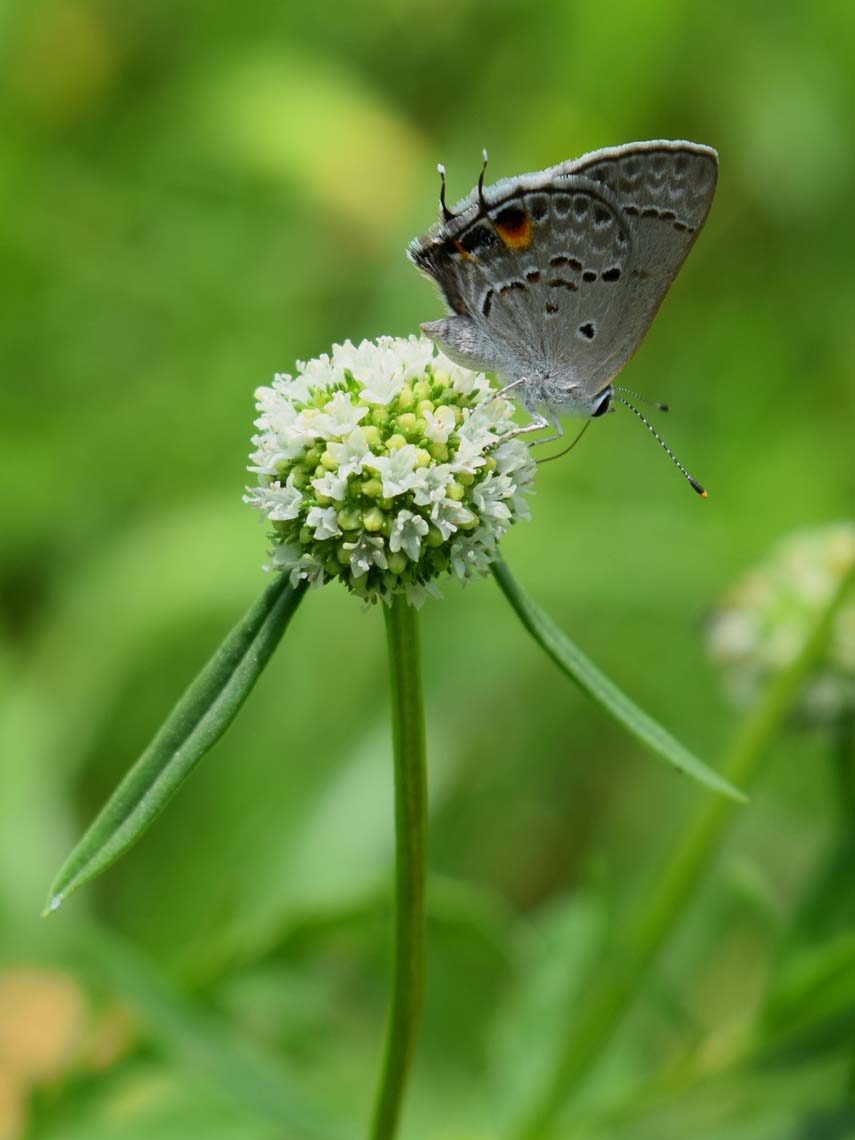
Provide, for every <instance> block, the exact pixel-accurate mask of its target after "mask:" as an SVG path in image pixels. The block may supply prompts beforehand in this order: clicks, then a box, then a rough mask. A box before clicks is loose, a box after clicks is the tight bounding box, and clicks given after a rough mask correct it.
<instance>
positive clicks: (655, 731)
mask: <svg viewBox="0 0 855 1140" xmlns="http://www.w3.org/2000/svg"><path fill="white" fill-rule="evenodd" d="M493 575H494V577H495V579H496V581H497V582H498V583H499V585H500V586H501V588H502V591H503V592H504V594H505V597H506V598H507V599H508V601H509V602H510V603H511V605H512V606H513V608H514V609H515V610H516V612H517V614H518V616H519V617H520V619H521V621H522V623H523V625H524V626H525V627H526V629H527V630H528V631H529V633H530V634H531V635H532V637H533V638H534V639H535V641H537V642H538V644H539V645H540V646H541V647H542V648H543V649H545V650H546V652H547V653H548V654H549V656H550V657H551V658H552V660H553V661H554V662H555V664H556V665H557V666H558V668H559V669H560V670H561V671H562V673H565V674H566V675H567V676H568V677H569V678H570V679H571V680H573V681H575V682H576V684H577V685H578V686H579V688H580V689H582V691H583V692H585V693H587V694H588V696H589V697H593V699H594V700H595V701H597V702H598V703H599V704H601V705H602V706H603V708H604V709H605V710H606V712H608V713H611V715H612V716H613V717H614V718H615V720H616V721H618V722H619V723H620V724H622V725H623V727H624V728H625V729H626V730H627V731H628V732H631V733H632V735H633V736H635V737H637V738H638V740H640V741H641V743H642V744H645V745H646V746H647V747H648V748H649V749H650V751H651V752H654V753H655V754H656V755H657V756H661V757H662V758H663V759H664V760H667V761H668V763H669V764H673V766H674V767H675V768H677V769H678V770H679V771H680V772H685V773H686V775H687V776H691V777H692V778H693V779H695V780H697V781H698V783H700V784H703V785H704V786H705V787H707V788H711V789H712V790H713V791H715V792H721V793H722V794H723V795H726V796H730V797H731V799H734V800H739V801H744V800H745V798H746V797H745V796H744V795H743V793H742V792H740V791H739V790H738V789H737V788H735V787H734V786H733V785H732V784H730V783H728V781H727V780H725V779H724V778H723V777H721V776H719V775H718V773H717V772H715V771H713V769H712V768H709V767H708V766H707V765H706V764H704V762H703V761H702V760H699V759H698V757H697V756H694V755H693V754H692V753H691V752H689V750H688V749H687V748H684V747H683V745H682V744H680V742H679V741H678V740H675V739H674V737H673V736H672V735H671V734H670V733H669V732H667V731H666V730H665V729H664V728H663V727H662V725H660V724H657V722H656V721H655V720H653V719H652V718H651V717H649V716H648V715H647V713H645V712H642V710H641V709H640V708H639V707H638V706H637V705H635V704H633V702H632V701H631V700H630V699H629V697H628V696H626V694H625V693H622V692H621V690H620V689H619V688H618V687H617V686H616V685H615V684H614V683H613V682H612V681H610V680H609V679H608V677H606V676H605V674H604V673H601V672H600V670H599V669H598V668H597V667H596V665H594V664H593V662H591V661H589V660H588V658H587V657H586V656H585V654H584V653H583V652H582V651H581V649H578V648H577V647H576V646H575V645H574V644H573V643H572V641H570V639H569V638H568V637H567V636H566V635H565V634H564V633H562V632H561V630H560V629H559V628H558V627H557V626H556V625H555V624H554V623H553V622H552V621H551V620H550V618H549V617H548V616H547V615H546V614H545V613H544V612H543V610H542V609H540V607H539V606H537V605H535V603H534V602H533V601H532V600H531V598H529V597H528V595H527V594H526V593H525V592H524V591H523V590H522V588H521V587H520V586H519V585H518V584H517V583H516V582H515V581H514V579H513V577H512V576H511V572H510V570H509V569H508V568H507V566H506V565H505V564H504V562H499V561H497V562H494V563H493Z"/></svg>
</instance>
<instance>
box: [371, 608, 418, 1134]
mask: <svg viewBox="0 0 855 1140" xmlns="http://www.w3.org/2000/svg"><path fill="white" fill-rule="evenodd" d="M384 612H385V617H386V639H387V644H388V647H389V669H390V678H391V690H392V740H393V746H394V753H395V850H396V856H395V963H394V976H393V982H392V1003H391V1007H390V1009H389V1020H388V1026H387V1031H386V1054H385V1058H384V1061H383V1072H382V1075H381V1077H380V1087H379V1088H378V1090H377V1099H376V1102H375V1107H374V1119H373V1123H372V1125H371V1132H370V1134H369V1135H370V1137H371V1140H391V1138H392V1137H393V1136H394V1135H395V1132H396V1130H397V1126H398V1120H399V1118H400V1115H401V1105H402V1102H403V1098H404V1088H405V1085H406V1082H407V1074H408V1072H409V1069H410V1063H411V1061H412V1057H413V1050H414V1048H415V1042H416V1036H417V1034H418V1028H419V1018H420V1016H421V1008H422V992H423V990H424V972H425V856H426V842H425V837H426V819H427V790H426V778H425V729H424V709H423V705H422V681H421V663H420V654H419V626H418V614H417V612H416V610H415V609H414V608H413V606H411V605H410V604H409V603H408V602H407V600H406V598H404V597H403V596H401V595H395V597H394V599H393V601H392V605H391V606H390V607H389V608H388V609H386V610H385V611H384Z"/></svg>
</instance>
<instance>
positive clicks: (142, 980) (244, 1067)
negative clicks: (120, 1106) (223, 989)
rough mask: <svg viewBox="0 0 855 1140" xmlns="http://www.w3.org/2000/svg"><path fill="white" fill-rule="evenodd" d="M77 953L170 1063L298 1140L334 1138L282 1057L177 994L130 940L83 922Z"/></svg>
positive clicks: (327, 1118)
mask: <svg viewBox="0 0 855 1140" xmlns="http://www.w3.org/2000/svg"><path fill="white" fill-rule="evenodd" d="M79 953H80V954H81V955H82V958H83V961H84V963H85V965H84V968H88V969H89V970H92V968H93V967H94V969H95V970H97V975H98V981H99V983H100V984H102V985H103V984H104V982H107V983H108V984H109V985H110V987H111V988H113V989H115V990H116V992H117V993H118V994H120V995H121V996H122V997H123V998H124V999H125V1000H126V1001H128V1002H129V1003H130V1004H131V1005H132V1006H133V1007H134V1009H135V1010H136V1011H137V1012H138V1014H139V1016H140V1018H141V1019H142V1021H143V1022H144V1024H145V1025H146V1027H147V1028H148V1029H149V1031H150V1032H151V1034H152V1036H153V1037H155V1038H156V1039H158V1040H159V1041H160V1042H162V1044H163V1045H164V1046H165V1048H166V1049H167V1050H168V1052H170V1053H171V1054H172V1055H173V1056H174V1057H175V1058H176V1060H177V1061H178V1062H179V1063H180V1064H183V1065H185V1066H186V1067H187V1069H188V1070H190V1071H191V1072H193V1073H194V1074H198V1075H199V1076H200V1077H202V1078H203V1079H204V1080H205V1081H206V1082H207V1083H208V1084H209V1085H210V1087H211V1088H212V1090H214V1091H215V1092H216V1093H217V1094H219V1095H220V1096H221V1097H224V1098H227V1099H228V1100H230V1101H231V1102H232V1103H233V1104H234V1105H235V1106H236V1107H237V1108H238V1109H240V1110H242V1111H244V1112H248V1113H250V1114H251V1115H252V1116H253V1117H255V1118H256V1119H258V1120H260V1121H267V1122H270V1123H272V1124H274V1125H277V1126H278V1127H279V1128H280V1129H285V1132H284V1133H283V1135H287V1136H288V1137H289V1140H290V1138H292V1137H293V1138H294V1140H296V1138H297V1137H300V1140H303V1138H305V1140H309V1138H312V1140H330V1138H331V1137H334V1136H336V1135H337V1134H339V1135H340V1132H338V1129H337V1127H336V1126H335V1124H334V1122H333V1119H332V1117H330V1116H329V1114H328V1112H327V1111H326V1110H325V1109H322V1108H321V1107H320V1106H316V1105H315V1104H314V1103H312V1102H311V1101H310V1100H308V1098H307V1097H306V1095H305V1093H303V1092H302V1091H301V1090H300V1088H299V1087H298V1084H297V1082H296V1080H295V1078H294V1075H293V1074H292V1073H291V1072H289V1071H288V1068H287V1067H286V1064H285V1063H284V1061H283V1059H282V1058H280V1057H279V1056H277V1055H276V1054H274V1053H271V1052H269V1051H268V1050H267V1049H265V1048H263V1047H262V1046H261V1045H259V1044H258V1043H257V1042H255V1041H253V1040H251V1039H249V1038H247V1037H245V1036H243V1035H241V1034H240V1033H237V1032H235V1030H234V1029H233V1028H232V1027H231V1026H230V1025H229V1024H228V1023H227V1022H226V1021H225V1020H224V1019H223V1018H222V1017H221V1016H220V1015H219V1014H217V1013H216V1012H215V1011H214V1010H212V1009H209V1008H207V1007H205V1006H204V1005H202V1004H201V1003H200V1002H199V1000H198V999H197V998H191V997H190V996H188V995H186V994H184V993H182V992H181V991H180V990H179V989H178V988H177V987H176V986H175V985H174V983H173V982H171V981H170V980H169V979H167V978H166V977H165V976H164V975H163V974H161V973H160V971H158V970H157V969H155V967H154V965H153V964H152V963H151V962H150V961H149V960H148V959H147V958H146V957H144V956H143V955H142V954H141V953H140V952H139V950H138V949H137V948H135V947H133V946H131V944H130V943H129V942H127V941H126V940H124V939H122V938H120V937H118V936H117V935H116V934H114V933H112V932H110V931H108V930H106V929H105V928H103V927H100V926H96V925H94V924H86V925H85V926H84V927H83V930H82V938H81V940H80V943H79Z"/></svg>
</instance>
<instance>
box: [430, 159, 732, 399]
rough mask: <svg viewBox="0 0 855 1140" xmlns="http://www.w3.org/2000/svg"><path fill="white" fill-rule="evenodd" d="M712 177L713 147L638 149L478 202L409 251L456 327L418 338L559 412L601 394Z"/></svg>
mask: <svg viewBox="0 0 855 1140" xmlns="http://www.w3.org/2000/svg"><path fill="white" fill-rule="evenodd" d="M716 169H717V164H716V161H715V152H714V151H712V150H710V148H707V147H700V146H697V145H696V144H693V143H682V142H680V143H672V142H655V143H633V144H629V145H627V146H624V147H617V148H613V149H610V150H603V151H597V152H595V153H593V154H590V155H585V156H583V158H581V159H577V160H574V161H572V162H569V163H563V164H562V165H560V166H557V167H552V168H550V169H548V170H545V171H542V172H539V173H536V174H528V175H522V176H520V177H519V178H515V179H504V180H503V181H501V182H499V183H496V185H494V186H491V187H488V188H486V189H485V191H484V194H483V197H482V198H479V197H478V196H477V195H476V193H475V192H473V193H472V194H471V195H469V197H468V198H467V199H465V200H464V201H463V202H461V203H459V204H458V205H457V206H456V207H455V208H454V217H452V218H451V219H450V220H449V221H446V222H444V223H442V224H440V225H438V226H435V227H434V228H433V229H432V230H431V231H429V233H428V234H426V235H425V236H424V237H423V238H420V239H416V241H414V242H413V243H411V246H410V249H409V255H410V257H411V259H412V260H413V261H414V262H415V264H416V265H417V266H418V267H419V268H420V269H422V271H423V272H425V273H426V274H427V275H428V276H430V277H432V278H433V279H434V280H435V281H436V282H437V283H438V284H439V286H440V288H441V290H442V292H443V294H444V296H445V299H446V301H447V303H448V304H449V307H450V308H451V309H452V312H453V313H454V315H453V316H451V317H448V318H446V319H445V320H442V321H434V322H430V323H429V324H428V325H425V326H423V328H424V329H425V331H426V332H427V333H428V335H430V336H432V337H433V338H434V339H435V340H436V341H437V343H438V344H439V345H440V347H441V348H443V349H444V350H445V351H446V352H447V353H448V354H449V355H450V356H451V357H452V358H454V359H457V360H459V361H460V362H461V363H463V364H466V365H468V366H469V367H474V368H481V369H486V370H490V371H496V372H499V373H501V374H503V375H507V376H510V377H512V378H514V379H516V378H519V377H522V376H526V377H527V378H530V379H532V381H535V380H536V381H537V382H538V383H537V390H538V395H539V396H540V397H541V399H543V400H545V402H547V403H550V404H551V405H553V406H555V407H558V408H560V406H561V405H562V403H570V404H572V403H573V400H574V397H573V396H572V394H573V393H574V392H575V393H577V394H581V395H583V396H586V397H590V396H592V395H594V394H596V393H597V392H599V391H601V390H602V389H603V388H604V387H606V386H607V384H608V383H609V381H610V380H611V379H612V377H613V376H615V375H616V374H617V373H618V372H619V371H620V369H621V368H622V367H623V365H624V364H625V363H626V361H627V360H628V359H629V357H630V356H631V355H632V354H633V352H634V351H635V349H636V348H637V347H638V345H639V343H640V342H641V340H642V338H643V337H644V334H645V333H646V331H647V329H648V327H649V325H650V322H651V321H652V320H653V317H654V315H655V313H656V310H657V308H658V307H659V304H660V303H661V301H662V298H663V297H664V295H665V293H666V291H667V289H668V286H669V285H670V284H671V281H673V279H674V277H675V276H676V274H677V271H678V270H679V268H680V265H681V264H682V262H683V260H684V259H685V257H686V255H687V253H688V251H689V249H690V248H691V245H692V243H693V241H694V239H695V237H696V236H697V232H698V230H699V229H700V227H701V225H703V221H704V219H705V218H706V214H707V212H708V210H709V205H710V202H711V200H712V194H713V191H714V188H715V174H716ZM564 394H567V395H568V397H569V400H564V399H563V398H562V397H563V395H564Z"/></svg>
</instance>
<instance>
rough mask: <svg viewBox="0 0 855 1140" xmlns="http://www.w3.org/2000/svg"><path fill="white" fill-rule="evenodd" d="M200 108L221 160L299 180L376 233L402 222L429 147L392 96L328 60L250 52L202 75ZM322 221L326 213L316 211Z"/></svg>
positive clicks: (357, 230)
mask: <svg viewBox="0 0 855 1140" xmlns="http://www.w3.org/2000/svg"><path fill="white" fill-rule="evenodd" d="M199 94H200V98H201V104H200V106H199V108H198V112H197V113H198V115H199V117H200V119H201V120H202V128H203V129H204V130H205V131H206V132H207V134H208V136H209V139H210V143H211V145H212V149H213V153H214V155H215V156H216V158H217V159H218V161H220V162H225V163H227V164H228V165H229V166H231V167H233V168H234V167H237V168H238V169H239V170H242V171H243V172H244V173H250V174H254V175H258V174H262V175H264V176H266V177H269V178H271V179H274V180H275V181H278V182H281V183H284V184H293V183H296V184H297V185H298V186H299V187H300V188H301V189H302V190H303V192H304V193H307V194H309V195H310V196H312V197H314V198H316V199H317V201H318V204H319V205H320V206H321V207H322V208H323V210H331V211H333V212H334V213H336V214H338V215H340V217H341V218H342V219H343V220H344V221H345V222H348V223H350V224H351V232H352V233H353V234H354V235H355V236H356V237H359V238H368V239H369V240H373V239H377V238H379V237H382V236H383V235H385V234H386V233H388V232H389V231H390V230H391V229H393V228H394V227H395V226H396V225H397V224H398V223H399V221H400V219H401V217H402V215H403V212H404V210H405V208H406V207H407V206H408V203H409V201H410V198H411V188H412V186H413V185H414V182H415V179H416V177H419V178H422V177H423V176H424V172H425V170H427V169H428V168H429V166H430V163H429V162H428V158H427V154H426V152H425V148H424V147H423V144H422V142H421V139H420V138H419V136H418V135H417V133H416V132H415V131H414V130H413V129H412V127H411V126H410V124H409V123H408V122H407V121H406V120H405V119H403V118H401V117H400V116H399V115H398V114H397V112H396V109H395V106H394V104H393V103H392V102H391V100H386V99H384V98H383V96H382V94H381V92H380V90H379V89H378V90H372V89H371V88H370V87H369V86H368V85H367V84H366V83H365V81H364V80H363V79H362V78H361V77H360V76H359V75H357V74H356V73H355V72H350V71H348V70H347V69H346V68H344V67H342V66H341V65H340V64H337V65H335V66H334V67H333V66H332V65H331V64H330V63H329V61H328V60H325V59H322V58H320V57H315V58H311V57H310V56H308V55H307V53H306V52H305V51H302V52H301V53H300V55H299V56H298V55H290V54H285V53H283V54H281V55H279V54H277V55H272V54H270V53H265V54H261V55H259V54H255V55H253V56H251V57H250V58H247V59H244V60H243V61H241V62H239V63H238V64H237V65H235V64H231V65H229V66H228V67H226V68H224V69H220V70H218V71H217V72H215V73H212V74H210V75H209V76H208V77H207V81H206V84H205V86H204V88H203V89H202V90H201V91H200V93H199ZM318 225H319V226H322V225H323V214H322V213H320V214H319V216H318Z"/></svg>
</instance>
